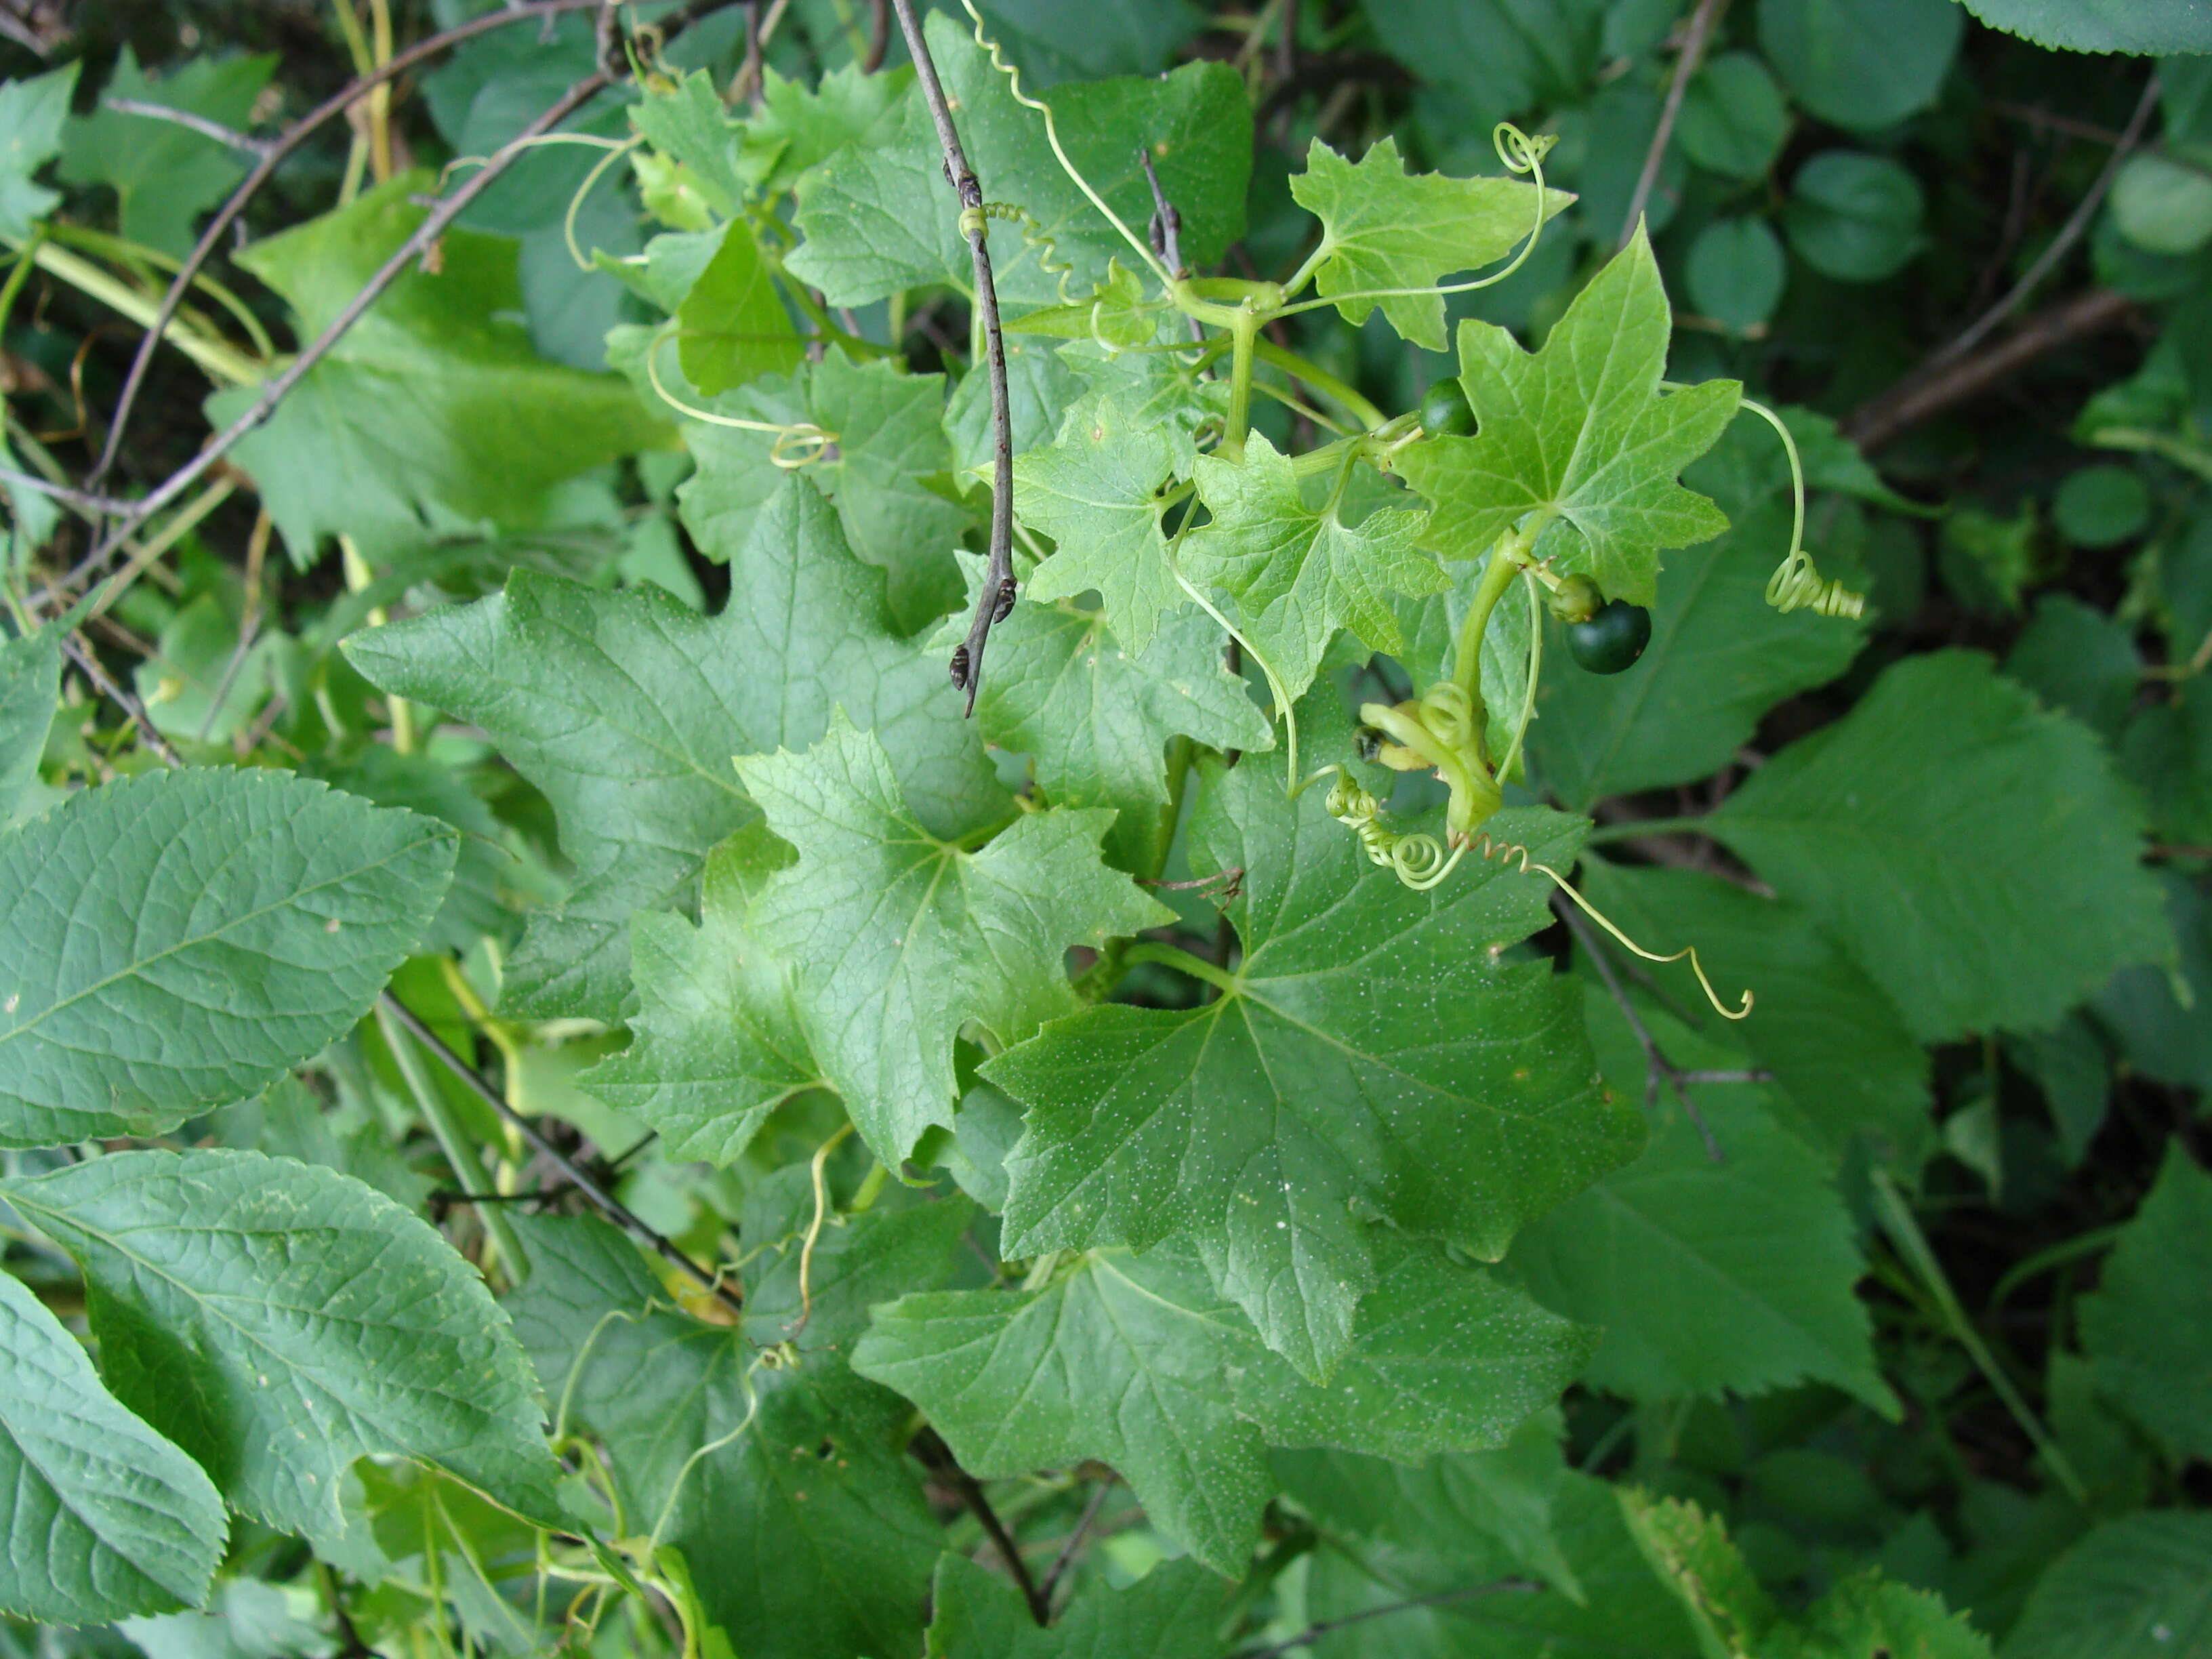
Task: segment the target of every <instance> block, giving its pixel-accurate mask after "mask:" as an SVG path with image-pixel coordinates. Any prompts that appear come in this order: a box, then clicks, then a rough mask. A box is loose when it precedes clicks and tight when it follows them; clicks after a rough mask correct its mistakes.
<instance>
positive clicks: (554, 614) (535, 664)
mask: <svg viewBox="0 0 2212 1659" xmlns="http://www.w3.org/2000/svg"><path fill="white" fill-rule="evenodd" d="M731 588H732V592H734V593H736V594H738V595H739V596H741V597H740V599H739V601H738V602H736V603H732V604H731V605H728V606H726V608H725V609H724V610H723V611H722V612H721V613H720V615H719V616H715V617H702V616H701V615H699V614H698V613H697V612H696V611H693V610H691V609H690V607H689V606H687V605H684V603H683V602H682V601H680V600H678V599H674V598H671V596H669V595H668V594H666V593H664V592H661V591H660V590H659V589H658V588H655V587H652V586H642V587H637V588H633V589H629V590H628V591H625V592H598V591H595V590H592V589H590V588H586V587H585V586H582V585H581V584H580V583H577V582H572V581H569V580H566V579H564V578H561V577H556V576H542V575H538V574H532V572H529V571H527V570H518V571H516V572H515V573H514V574H513V575H512V576H510V577H509V578H508V580H507V590H506V592H504V593H501V594H497V595H495V596H493V597H492V598H489V599H480V600H478V601H477V603H475V604H473V605H455V606H452V607H449V608H447V609H446V610H442V611H431V612H429V613H428V614H427V615H424V616H422V617H416V618H414V619H412V620H410V621H408V622H404V623H394V624H392V626H390V627H388V628H380V629H374V630H371V631H369V632H367V633H363V634H356V635H353V636H352V637H351V638H350V639H349V640H348V641H346V642H345V652H346V655H347V657H348V658H349V659H350V660H351V661H352V663H353V664H354V665H355V666H356V667H357V668H359V669H360V670H361V671H362V673H363V674H364V675H366V676H368V678H369V679H370V680H371V681H373V682H374V683H375V684H378V685H380V686H381V687H383V688H384V689H385V690H388V691H392V692H396V693H398V695H400V696H406V697H413V698H416V699H417V700H419V701H421V702H426V703H428V704H430V705H431V706H432V707H434V708H442V709H445V710H446V711H447V712H448V713H450V714H458V715H459V716H461V717H462V718H464V719H465V720H471V721H473V722H475V723H476V724H477V725H478V726H482V727H483V729H484V730H485V731H486V732H489V733H490V734H491V737H492V740H493V741H494V742H495V743H496V744H498V745H499V749H500V751H501V753H502V754H503V755H505V756H506V757H507V759H508V761H509V762H510V763H512V764H513V766H514V768H515V769H516V770H517V771H519V772H520V773H521V774H522V775H523V776H524V777H526V778H527V779H529V780H530V781H531V782H532V783H533V784H534V785H536V786H537V787H538V788H539V789H540V790H542V791H543V792H544V794H545V796H546V798H547V799H549V800H550V801H551V802H552V804H553V810H554V812H555V814H556V817H558V819H559V822H560V826H561V837H562V841H561V845H562V851H563V852H564V853H566V854H568V858H569V859H570V860H572V861H573V862H574V865H575V866H576V871H577V877H576V882H575V885H574V888H573V889H572V890H571V891H570V893H569V895H568V900H567V902H566V903H564V904H563V905H562V907H561V908H559V909H558V910H555V911H550V912H540V913H539V914H538V915H534V916H533V917H532V919H531V924H530V929H529V931H528V932H527V933H526V934H525V935H524V938H523V941H522V944H521V945H520V947H518V949H517V950H516V951H515V953H514V955H513V957H512V958H511V959H510V960H509V962H508V963H507V979H506V991H505V1000H504V1001H503V1003H502V1006H503V1007H504V1008H506V1009H507V1010H509V1011H511V1012H516V1013H520V1014H524V1015H527V1016H534V1017H538V1018H550V1017H554V1016H556V1015H571V1014H575V1015H586V1016H588V1017H591V1018H599V1019H610V1018H615V1017H617V1014H618V1013H619V1011H620V1009H621V1006H622V1002H623V997H624V995H625V994H626V993H627V992H628V990H629V919H630V916H631V915H632V914H633V913H634V912H635V911H637V910H640V909H655V908H665V907H668V906H671V905H676V904H680V903H682V902H685V900H686V899H687V897H688V896H689V894H690V891H691V890H692V886H693V884H694V883H695V882H696V880H697V878H698V875H699V872H700V870H701V868H702V866H703V864H704V862H705V860H706V856H707V854H708V850H709V849H710V848H713V847H714V845H715V844H716V843H717V842H720V841H722V840H723V839H724V838H725V837H726V836H730V835H732V834H733V833H735V832H736V831H737V830H738V829H742V828H743V827H744V825H745V824H746V823H750V822H754V821H755V820H756V819H757V808H755V807H754V805H752V803H751V802H750V800H748V799H746V798H745V795H744V791H743V789H742V788H740V787H739V785H738V776H737V774H736V773H735V772H734V771H732V769H731V767H730V757H732V755H752V754H762V753H765V752H767V751H769V750H773V749H775V748H776V747H778V746H779V745H786V744H807V743H811V742H812V741H813V740H814V738H817V737H818V736H819V735H820V734H821V732H822V731H823V728H824V727H825V726H826V725H827V724H828V720H829V709H830V708H831V707H832V706H833V705H837V706H842V707H843V708H846V709H847V710H848V711H849V712H851V713H852V714H854V715H856V716H858V717H859V718H860V719H863V720H871V721H873V722H874V723H875V724H876V725H877V726H878V728H879V729H880V732H881V736H882V738H883V740H884V744H885V746H886V748H887V750H889V752H890V753H891V754H892V755H894V756H895V757H896V768H897V770H898V774H899V777H900V781H901V782H902V785H903V786H904V787H905V788H906V789H907V790H908V798H909V799H910V800H911V801H912V802H913V804H914V806H915V811H916V812H917V813H918V814H919V815H920V817H921V821H922V822H923V823H925V824H927V825H928V826H929V827H930V828H931V829H933V831H937V832H941V833H945V834H951V835H959V834H964V833H966V832H967V831H969V830H970V829H974V828H975V826H976V824H977V823H988V822H990V821H991V820H992V819H994V818H995V817H999V816H1000V815H1002V814H1003V812H1004V811H1005V801H1006V796H1005V794H1004V793H1003V792H1002V791H1000V789H999V788H998V787H997V785H996V784H995V782H994V781H993V779H992V775H991V770H990V765H989V763H988V762H987V760H986V758H985V757H984V755H983V752H982V747H981V744H980V743H978V742H977V740H976V738H975V732H973V731H972V730H969V729H968V728H967V726H966V725H965V723H964V722H963V720H961V718H960V712H961V711H960V705H959V702H958V700H957V698H954V697H951V696H945V695H944V684H943V682H944V666H943V665H942V664H941V663H925V662H923V661H921V659H918V658H917V657H916V656H915V653H914V651H913V649H912V647H909V646H908V644H907V643H906V641H904V640H902V638H901V637H900V636H899V635H898V633H897V631H896V629H894V627H893V626H892V624H891V621H890V617H889V615H888V613H887V611H886V610H885V607H884V597H883V587H882V579H881V578H880V576H878V574H876V573H874V572H872V571H871V570H870V569H868V568H867V567H866V566H865V565H863V564H861V563H860V562H859V561H858V560H856V559H855V558H854V556H853V555H852V552H851V550H849V549H848V547H847V545H846V543H845V538H844V537H843V535H842V533H841V532H840V531H839V529H838V526H837V520H836V515H835V513H833V512H832V511H831V510H830V508H829V504H828V503H827V502H825V501H823V499H822V496H821V494H820V492H818V491H817V490H816V489H814V488H813V487H812V486H811V484H809V483H806V482H805V480H804V479H793V480H790V481H789V482H787V483H786V484H785V485H784V486H783V488H782V489H781V491H780V492H779V493H778V494H777V495H775V497H774V498H773V499H772V500H771V501H770V502H769V505H768V507H766V508H765V509H764V510H763V512H762V513H761V515H760V519H759V521H758V522H757V524H756V525H755V526H753V528H752V532H751V534H750V536H749V537H748V538H746V541H745V543H744V546H743V547H742V549H740V550H738V554H737V556H735V557H734V558H733V559H732V561H731Z"/></svg>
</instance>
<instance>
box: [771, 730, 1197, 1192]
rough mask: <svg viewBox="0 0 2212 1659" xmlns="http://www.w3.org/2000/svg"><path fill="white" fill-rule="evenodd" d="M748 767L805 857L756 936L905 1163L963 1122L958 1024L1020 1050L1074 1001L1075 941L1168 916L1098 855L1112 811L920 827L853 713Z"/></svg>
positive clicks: (824, 1059)
mask: <svg viewBox="0 0 2212 1659" xmlns="http://www.w3.org/2000/svg"><path fill="white" fill-rule="evenodd" d="M738 775H740V776H741V777H742V778H743V779H744V784H745V787H746V788H747V789H748V790H749V791H750V792H751V794H752V797H753V799H755V800H757V801H758V802H759V803H760V805H761V810H762V811H763V812H765V813H766V814H767V816H768V822H769V828H770V829H774V830H775V833H776V834H777V835H779V836H782V837H783V838H784V839H785V840H786V841H787V842H791V843H792V845H793V846H794V847H796V848H798V849H799V862H798V864H797V866H795V867H794V868H793V869H791V870H788V871H787V872H783V873H782V874H781V875H780V876H778V877H777V878H775V881H773V882H772V883H771V884H769V886H768V887H767V888H766V889H765V890H763V892H762V894H761V896H760V897H759V898H758V900H757V901H756V902H755V904H754V908H753V927H754V930H755V932H756V933H757V935H758V936H759V937H760V938H761V939H763V941H765V942H766V944H767V945H769V948H770V949H772V950H774V951H776V952H777V953H778V954H780V955H781V956H782V957H784V958H785V959H786V960H787V961H788V962H789V963H791V965H792V969H793V987H794V994H795V996H796V1000H797V1001H798V1005H799V1016H800V1021H801V1024H802V1025H803V1027H804V1029H805V1031H806V1034H807V1036H808V1039H809V1041H810V1042H811V1044H812V1046H813V1049H814V1053H815V1055H816V1057H817V1059H818V1060H820V1061H821V1064H822V1068H823V1072H824V1073H826V1074H827V1076H828V1077H829V1080H830V1081H831V1083H832V1084H833V1085H835V1086H836V1089H837V1091H838V1092H839V1093H840V1094H842V1095H843V1096H844V1097H845V1103H846V1107H847V1109H848V1110H849V1111H850V1112H851V1113H852V1115H853V1121H854V1124H855V1125H856V1126H858V1127H859V1129H860V1133H861V1135H862V1137H863V1138H864V1139H866V1141H867V1142H868V1144H869V1146H872V1148H873V1149H874V1150H875V1152H876V1155H877V1156H878V1158H882V1159H883V1160H884V1162H885V1163H886V1164H890V1165H892V1166H893V1167H894V1168H896V1165H897V1164H898V1161H899V1160H900V1159H901V1158H904V1157H905V1156H906V1154H907V1153H908V1152H909V1151H910V1150H912V1148H913V1146H914V1143H915V1139H916V1138H917V1137H918V1136H919V1135H920V1134H921V1132H922V1131H923V1130H924V1129H926V1128H927V1127H929V1126H930V1125H932V1124H942V1125H945V1126H946V1127H950V1126H951V1121H952V1103H953V1101H954V1099H955V1097H956V1092H957V1091H955V1089H954V1086H953V1077H952V1040H953V1038H954V1036H956V1035H957V1033H958V1031H959V1030H960V1027H961V1026H962V1025H963V1024H965V1023H966V1022H967V1021H969V1020H971V1019H973V1020H976V1021H979V1022H980V1023H981V1024H983V1025H984V1026H985V1027H986V1028H987V1030H990V1031H991V1032H992V1033H993V1034H994V1036H996V1037H997V1038H998V1039H999V1040H1000V1042H1018V1041H1019V1040H1020V1039H1021V1038H1023V1037H1025V1036H1029V1035H1030V1033H1031V1032H1033V1031H1034V1030H1036V1028H1037V1026H1038V1024H1040V1023H1042V1021H1044V1020H1046V1019H1048V1018H1052V1017H1053V1016H1054V1015H1055V1014H1061V1013H1066V1012H1069V1011H1071V1010H1072V1009H1073V1008H1074V1007H1075V1006H1076V1002H1075V994H1074V993H1073V990H1072V989H1071V988H1070V987H1069V986H1068V982H1067V975H1066V968H1065V966H1064V965H1063V964H1064V963H1065V960H1066V951H1067V950H1068V948H1069V947H1070V946H1072V945H1100V944H1103V943H1104V941H1105V940H1106V939H1109V938H1112V937H1115V935H1121V934H1129V933H1136V932H1138V931H1139V929H1141V928H1146V927H1158V926H1160V925H1161V924H1162V923H1164V922H1165V921H1169V920H1170V918H1171V915H1172V913H1171V912H1170V911H1169V910H1168V909H1167V908H1165V907H1164V906H1163V905H1161V904H1159V903H1158V902H1156V901H1154V900H1152V899H1151V898H1148V897H1146V896H1145V894H1144V893H1143V892H1142V891H1140V890H1139V889H1138V888H1137V886H1136V885H1135V884H1133V883H1132V882H1131V881H1130V880H1129V878H1127V876H1123V875H1121V874H1118V873H1116V872H1113V871H1110V870H1109V869H1108V868H1107V867H1106V866H1105V865H1104V864H1103V863H1102V862H1101V861H1100V860H1099V856H1098V841H1099V837H1100V836H1103V835H1104V834H1105V832H1106V829H1107V827H1108V826H1109V824H1110V823H1112V821H1113V814H1112V813H1111V812H1110V811H1103V810H1098V809H1078V808H1067V807H1055V808H1053V809H1052V810H1050V811H1043V812H1032V813H1026V814H1024V815H1023V816H1021V817H1018V818H1017V819H1016V820H1015V821H1014V823H1012V825H1011V826H1010V827H1008V828H1007V829H1005V830H1002V831H1001V832H1000V834H999V835H998V836H996V837H995V838H994V840H993V841H992V842H990V844H989V845H988V846H987V847H985V848H983V849H982V850H981V852H972V853H971V852H969V851H966V850H964V849H963V848H962V847H961V846H960V845H959V844H958V843H957V842H951V841H945V840H940V839H939V837H938V836H936V835H934V834H933V833H932V832H931V831H930V829H928V828H927V826H926V825H925V824H924V823H923V822H922V821H921V818H919V817H917V816H916V815H915V811H914V809H913V807H912V805H910V804H909V803H908V800H907V799H906V798H905V796H904V794H903V793H902V790H901V787H900V781H899V778H898V775H897V773H896V771H895V770H894V769H893V768H892V766H891V763H890V756H889V755H887V754H886V753H885V752H884V745H883V744H882V743H880V742H879V741H878V739H877V738H876V737H875V736H874V735H873V734H872V733H870V732H861V731H859V730H857V729H855V728H854V726H853V725H852V724H851V723H850V722H849V721H848V720H846V719H845V718H844V716H843V714H842V711H840V712H839V713H838V714H835V715H834V716H833V717H832V719H831V720H830V722H829V731H828V732H827V733H826V734H825V735H824V736H823V738H822V740H821V741H820V742H819V743H817V744H815V745H814V746H813V747H812V748H811V749H809V750H805V752H804V753H793V752H792V751H791V750H788V749H784V750H778V751H777V752H776V753H775V754H773V755H761V756H747V757H740V758H739V760H738Z"/></svg>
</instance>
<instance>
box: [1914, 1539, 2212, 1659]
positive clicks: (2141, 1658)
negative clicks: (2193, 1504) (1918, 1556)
mask: <svg viewBox="0 0 2212 1659" xmlns="http://www.w3.org/2000/svg"><path fill="white" fill-rule="evenodd" d="M2208 1636H2212V1515H2207V1514H2205V1513H2203V1511H2202V1510H2196V1511H2189V1510H2157V1511H2154V1512H2153V1513H2151V1514H2148V1515H2130V1516H2125V1517H2124V1518H2123V1519H2121V1520H2118V1521H2113V1522H2107V1523H2106V1525H2104V1526H2101V1527H2099V1528H2097V1529H2096V1530H2095V1531H2093V1532H2092V1533H2091V1534H2089V1535H2088V1536H2087V1537H2086V1538H2084V1539H2083V1540H2082V1541H2081V1542H2080V1543H2078V1544H2076V1545H2075V1546H2074V1547H2073V1548H2072V1549H2070V1550H2069V1551H2067V1552H2066V1553H2065V1554H2063V1555H2062V1556H2060V1557H2059V1558H2058V1559H2057V1561H2056V1562H2054V1563H2053V1564H2052V1565H2051V1567H2050V1568H2049V1569H2048V1570H2047V1571H2045V1573H2044V1575H2043V1577H2041V1578H2040V1579H2039V1580H2038V1581H2037V1583H2036V1586H2035V1589H2034V1590H2033V1592H2032V1593H2031V1594H2030V1595H2029V1596H2028V1598H2027V1607H2024V1608H2023V1609H2022V1610H2021V1615H2020V1622H2019V1623H2018V1624H2016V1625H2015V1626H2013V1629H2012V1632H2011V1634H2010V1635H2009V1636H2008V1638H2006V1640H2005V1645H2004V1653H2005V1659H2084V1656H2086V1655H2088V1654H2096V1655H2097V1656H2099V1659H2166V1656H2168V1655H2179V1654H2185V1653H2202V1652H2203V1650H2204V1644H2205V1641H2206V1638H2208ZM1942 1659H1949V1656H1948V1655H1945V1656H1942Z"/></svg>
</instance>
